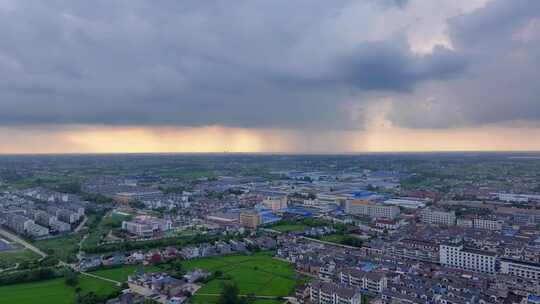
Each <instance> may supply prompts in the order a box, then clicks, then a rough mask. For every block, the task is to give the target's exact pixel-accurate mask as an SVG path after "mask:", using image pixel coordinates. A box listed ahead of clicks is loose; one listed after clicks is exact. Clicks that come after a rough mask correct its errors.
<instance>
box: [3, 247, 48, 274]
mask: <svg viewBox="0 0 540 304" xmlns="http://www.w3.org/2000/svg"><path fill="white" fill-rule="evenodd" d="M39 258H40V256H39V255H38V254H36V253H34V252H32V251H30V250H28V249H22V250H16V251H2V252H0V269H2V268H9V267H12V266H15V264H17V263H24V262H33V261H37V260H39Z"/></svg>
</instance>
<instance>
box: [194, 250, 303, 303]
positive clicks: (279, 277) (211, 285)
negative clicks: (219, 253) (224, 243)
mask: <svg viewBox="0 0 540 304" xmlns="http://www.w3.org/2000/svg"><path fill="white" fill-rule="evenodd" d="M272 255H273V254H272V253H269V252H263V253H257V254H255V255H253V256H240V255H236V256H226V257H214V258H204V259H197V260H191V261H186V262H184V267H185V268H186V269H187V270H189V269H193V268H202V269H205V270H209V271H216V270H220V271H222V272H223V275H222V277H221V278H217V279H214V280H212V281H210V282H208V283H207V284H206V285H204V286H203V287H202V288H201V289H199V290H198V291H197V295H196V297H195V303H213V302H215V300H217V296H210V295H218V294H219V293H220V292H221V286H222V284H223V283H224V282H225V281H227V280H232V281H234V282H235V283H236V284H237V285H238V288H239V290H240V294H241V295H247V294H254V295H257V296H275V297H278V296H287V295H289V294H291V292H292V291H293V289H294V286H295V285H296V281H297V278H296V276H295V272H294V269H293V267H292V266H291V265H290V264H289V263H286V262H283V261H279V260H276V259H273V258H272ZM205 294H206V296H204V295H205ZM257 303H260V304H263V303H264V304H271V303H279V302H276V301H275V300H273V299H269V300H266V299H265V300H260V301H257Z"/></svg>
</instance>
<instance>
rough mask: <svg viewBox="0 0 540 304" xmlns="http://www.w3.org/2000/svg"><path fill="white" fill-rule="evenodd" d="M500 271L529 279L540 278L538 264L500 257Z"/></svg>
mask: <svg viewBox="0 0 540 304" xmlns="http://www.w3.org/2000/svg"><path fill="white" fill-rule="evenodd" d="M501 273H504V274H511V275H514V276H518V277H522V278H526V279H530V280H540V264H536V263H529V262H523V261H516V260H510V259H501Z"/></svg>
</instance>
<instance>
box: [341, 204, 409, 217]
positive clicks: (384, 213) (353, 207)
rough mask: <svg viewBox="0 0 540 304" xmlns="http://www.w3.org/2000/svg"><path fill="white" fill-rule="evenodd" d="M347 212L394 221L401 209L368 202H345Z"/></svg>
mask: <svg viewBox="0 0 540 304" xmlns="http://www.w3.org/2000/svg"><path fill="white" fill-rule="evenodd" d="M345 212H346V213H349V214H359V215H365V216H369V217H371V218H375V219H377V218H388V219H394V218H396V217H397V216H398V215H399V207H396V206H386V205H379V204H375V203H373V202H371V201H367V200H347V201H346V202H345Z"/></svg>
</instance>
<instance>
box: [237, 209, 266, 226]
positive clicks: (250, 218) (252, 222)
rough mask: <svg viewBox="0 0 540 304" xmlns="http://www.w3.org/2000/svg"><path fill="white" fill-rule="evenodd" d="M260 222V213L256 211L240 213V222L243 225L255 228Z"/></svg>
mask: <svg viewBox="0 0 540 304" xmlns="http://www.w3.org/2000/svg"><path fill="white" fill-rule="evenodd" d="M261 223H262V219H261V215H260V214H259V213H258V212H242V213H240V224H241V225H242V226H244V227H248V228H252V229H255V228H257V226H259V225H260V224H261Z"/></svg>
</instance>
